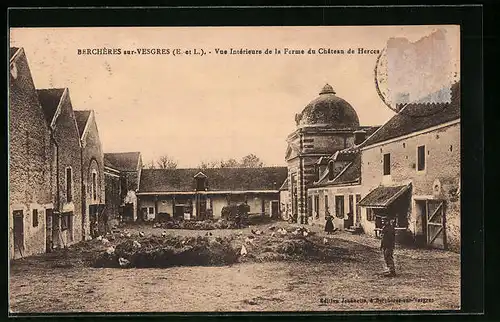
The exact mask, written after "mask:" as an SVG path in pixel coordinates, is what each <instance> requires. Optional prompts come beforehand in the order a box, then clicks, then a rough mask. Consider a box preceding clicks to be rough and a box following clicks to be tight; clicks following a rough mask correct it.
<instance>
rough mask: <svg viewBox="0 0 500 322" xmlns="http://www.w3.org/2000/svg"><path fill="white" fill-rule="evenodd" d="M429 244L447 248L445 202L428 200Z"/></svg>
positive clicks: (427, 223)
mask: <svg viewBox="0 0 500 322" xmlns="http://www.w3.org/2000/svg"><path fill="white" fill-rule="evenodd" d="M426 210H427V211H426V214H427V218H426V225H427V234H426V235H427V245H428V246H430V247H434V248H441V249H444V248H446V231H445V215H444V202H443V201H441V200H427V209H426Z"/></svg>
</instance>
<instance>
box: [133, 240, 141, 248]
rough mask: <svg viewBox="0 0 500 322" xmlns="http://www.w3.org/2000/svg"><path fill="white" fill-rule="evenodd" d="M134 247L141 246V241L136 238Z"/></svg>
mask: <svg viewBox="0 0 500 322" xmlns="http://www.w3.org/2000/svg"><path fill="white" fill-rule="evenodd" d="M134 247H136V248H141V243H139V242H138V241H137V240H134Z"/></svg>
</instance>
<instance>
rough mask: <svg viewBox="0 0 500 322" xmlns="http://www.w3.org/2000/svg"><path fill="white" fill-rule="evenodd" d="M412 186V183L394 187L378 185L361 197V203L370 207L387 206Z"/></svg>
mask: <svg viewBox="0 0 500 322" xmlns="http://www.w3.org/2000/svg"><path fill="white" fill-rule="evenodd" d="M410 187H411V185H410V184H408V185H404V186H394V187H384V186H380V187H377V188H375V189H373V190H372V191H370V193H368V194H367V195H366V196H365V197H364V198H363V199H361V201H360V202H359V205H360V206H363V207H369V208H386V207H388V206H389V205H390V204H391V203H392V202H393V201H395V200H396V199H397V198H398V197H399V196H401V195H402V194H403V193H404V192H406V191H407V190H408V189H410Z"/></svg>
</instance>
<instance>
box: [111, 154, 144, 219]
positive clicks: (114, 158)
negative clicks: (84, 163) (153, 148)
mask: <svg viewBox="0 0 500 322" xmlns="http://www.w3.org/2000/svg"><path fill="white" fill-rule="evenodd" d="M104 162H105V164H106V166H107V168H108V171H107V172H108V177H109V180H108V182H110V183H112V182H113V181H114V180H111V176H110V174H111V173H115V174H116V170H118V171H119V173H120V202H121V206H122V212H121V215H122V218H123V219H124V220H126V221H135V220H137V214H138V213H137V196H136V192H137V190H138V189H139V181H140V177H141V172H142V158H141V153H140V152H118V153H104ZM112 170H115V172H113V171H112ZM115 180H116V179H115ZM110 188H111V187H110ZM115 190H116V189H115Z"/></svg>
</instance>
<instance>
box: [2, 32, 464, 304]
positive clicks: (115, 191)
mask: <svg viewBox="0 0 500 322" xmlns="http://www.w3.org/2000/svg"><path fill="white" fill-rule="evenodd" d="M460 33H461V30H460V26H459V25H392V26H391V25H384V26H381V25H380V26H377V25H366V26H241V27H236V26H234V27H230V26H221V27H208V26H206V27H201V26H197V27H57V28H56V27H53V28H47V27H44V28H42V27H36V28H35V27H30V28H27V27H26V28H17V27H14V28H10V30H9V39H8V42H9V70H8V72H9V75H8V132H7V133H8V156H7V157H8V194H9V196H8V203H9V206H8V207H9V208H8V209H9V210H8V211H9V215H8V218H9V227H8V229H9V233H8V241H9V245H8V253H9V277H8V287H9V312H10V313H12V314H15V313H33V314H34V313H85V312H87V313H88V312H90V313H117V312H128V313H144V312H276V311H280V312H298V311H306V312H307V311H311V312H317V311H321V312H345V311H356V312H358V311H414V310H418V311H429V310H448V311H456V310H460V309H461V275H462V274H461V264H462V262H461V246H462V240H461V232H462V227H461V157H462V155H461V135H460V133H461V103H460V97H461V95H460V93H461V90H460V61H461V60H460V47H461V44H460Z"/></svg>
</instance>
